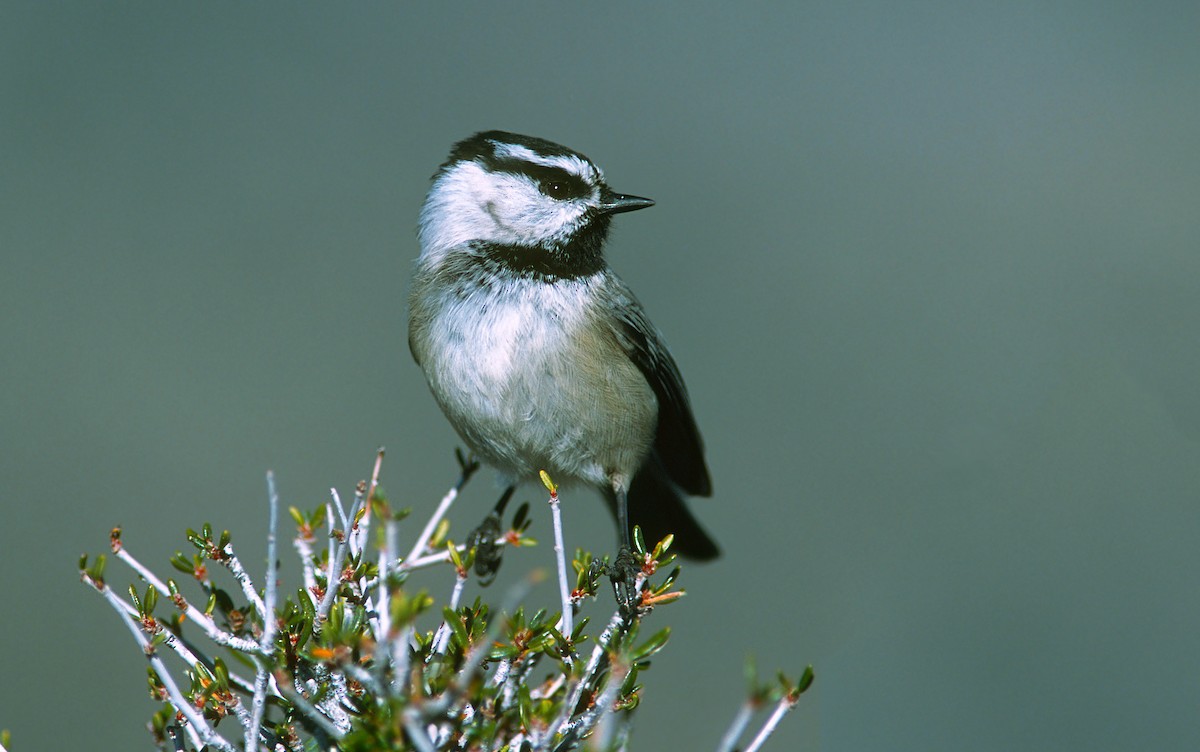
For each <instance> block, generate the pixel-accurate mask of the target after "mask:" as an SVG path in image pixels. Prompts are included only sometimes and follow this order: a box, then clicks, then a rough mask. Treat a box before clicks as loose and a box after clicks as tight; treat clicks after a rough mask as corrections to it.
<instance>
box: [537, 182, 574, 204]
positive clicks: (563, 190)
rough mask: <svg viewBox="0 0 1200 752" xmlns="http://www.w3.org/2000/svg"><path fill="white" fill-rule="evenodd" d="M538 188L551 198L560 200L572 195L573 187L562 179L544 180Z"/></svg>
mask: <svg viewBox="0 0 1200 752" xmlns="http://www.w3.org/2000/svg"><path fill="white" fill-rule="evenodd" d="M538 188H539V189H540V190H541V191H542V193H544V194H546V195H547V196H549V197H550V198H553V199H557V200H559V201H562V200H563V199H565V198H567V197H568V196H570V195H571V187H570V186H569V185H567V184H566V182H564V181H562V180H543V181H542V182H541V184H540V185H539V186H538Z"/></svg>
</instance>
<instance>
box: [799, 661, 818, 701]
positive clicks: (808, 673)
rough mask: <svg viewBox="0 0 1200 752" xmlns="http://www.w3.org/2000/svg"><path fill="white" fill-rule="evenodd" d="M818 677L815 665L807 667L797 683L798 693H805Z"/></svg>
mask: <svg viewBox="0 0 1200 752" xmlns="http://www.w3.org/2000/svg"><path fill="white" fill-rule="evenodd" d="M816 678H817V677H816V674H814V673H813V667H812V666H811V665H810V666H807V667H805V669H804V673H803V674H801V676H800V681H799V683H797V684H796V694H804V692H805V690H807V689H808V688H809V687H811V686H812V683H813V681H814V680H815V679H816Z"/></svg>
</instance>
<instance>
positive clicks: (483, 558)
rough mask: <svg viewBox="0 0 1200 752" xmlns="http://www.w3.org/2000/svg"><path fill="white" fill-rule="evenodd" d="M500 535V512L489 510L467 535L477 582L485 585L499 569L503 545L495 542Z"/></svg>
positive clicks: (490, 582)
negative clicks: (477, 578)
mask: <svg viewBox="0 0 1200 752" xmlns="http://www.w3.org/2000/svg"><path fill="white" fill-rule="evenodd" d="M499 537H500V514H499V513H498V512H495V511H493V512H491V513H490V514H488V516H487V517H484V518H483V522H481V523H479V527H477V528H475V529H474V530H472V531H471V532H470V534H468V536H467V549H468V550H469V549H472V548H474V549H475V575H476V576H477V577H479V584H480V585H483V586H484V587H487V586H488V585H491V584H492V580H494V579H496V573H497V572H499V571H500V562H501V559H502V557H503V556H504V546H502V545H500V544H498V543H496V539H497V538H499Z"/></svg>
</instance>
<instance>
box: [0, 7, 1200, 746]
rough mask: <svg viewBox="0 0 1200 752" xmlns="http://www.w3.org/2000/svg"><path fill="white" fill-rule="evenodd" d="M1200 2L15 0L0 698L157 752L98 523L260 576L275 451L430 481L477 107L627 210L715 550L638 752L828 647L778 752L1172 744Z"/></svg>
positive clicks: (8, 31)
mask: <svg viewBox="0 0 1200 752" xmlns="http://www.w3.org/2000/svg"><path fill="white" fill-rule="evenodd" d="M1003 6H1006V7H1003ZM1198 8H1200V6H1197V5H1196V4H1195V3H1194V2H1187V3H1185V2H1178V3H1154V2H1149V3H1147V2H1126V3H1119V2H1063V3H1045V2H1022V3H993V2H962V1H958V2H946V3H928V2H922V3H893V2H865V3H845V2H819V3H812V2H804V3H791V2H788V3H782V2H781V3H774V4H767V3H725V4H712V3H656V4H649V3H605V4H603V5H602V4H598V3H591V4H582V5H581V4H557V3H536V4H525V3H517V4H503V5H501V4H477V5H460V4H439V5H437V6H433V5H432V4H430V5H428V6H416V5H410V4H400V3H395V4H382V3H380V4H368V3H363V4H345V5H337V6H331V5H323V6H309V5H306V4H293V3H286V4H272V5H253V6H246V5H242V4H232V3H228V4H226V3H204V4H199V3H195V4H186V5H182V4H163V3H108V4H101V3H33V2H28V3H26V2H6V3H4V4H3V6H2V7H0V315H2V319H0V369H2V370H0V385H2V388H0V406H2V407H0V411H2V412H0V421H2V423H0V481H2V482H0V498H2V500H3V502H2V503H3V507H2V509H0V512H2V517H0V593H2V594H3V599H4V601H3V602H4V604H5V606H4V607H3V609H2V611H0V727H8V728H10V729H12V730H13V731H14V732H15V744H14V746H15V747H16V748H17V749H22V750H52V749H89V750H117V749H122V750H125V749H148V748H149V742H148V741H147V739H146V735H145V731H144V730H143V728H142V725H143V723H144V721H145V718H146V716H147V715H148V713H149V712H150V710H151V708H152V705H151V703H150V701H149V699H148V697H147V696H146V694H145V690H144V687H145V668H144V663H143V661H142V659H141V658H140V657H139V654H138V651H137V650H136V649H135V647H134V646H133V645H132V643H131V641H130V639H129V636H128V634H127V633H126V632H125V630H124V628H123V627H121V626H120V625H119V624H118V623H117V621H116V619H115V617H114V615H113V614H112V613H111V612H110V611H109V609H108V607H107V606H106V605H104V604H103V603H102V602H101V601H100V600H99V599H98V598H97V597H96V596H95V595H93V594H92V593H90V592H89V591H88V590H87V589H85V588H83V587H81V586H80V585H79V584H78V582H77V578H76V573H75V570H74V566H75V560H76V557H77V556H78V554H79V553H80V552H81V551H90V552H98V551H103V550H104V549H105V547H106V536H107V532H108V529H109V527H110V526H111V525H113V524H116V523H119V524H122V525H124V527H125V538H126V541H127V544H128V545H129V546H130V547H131V548H132V549H134V550H135V551H137V552H138V553H139V554H140V555H142V556H143V558H145V559H146V560H147V561H152V562H154V563H156V564H161V563H165V558H166V557H167V556H168V555H169V553H170V552H172V551H174V550H175V549H176V548H180V547H182V546H183V545H185V544H184V541H183V538H182V530H183V528H184V527H186V526H189V525H190V526H197V525H199V524H200V523H202V522H204V521H205V520H211V521H212V522H214V523H215V524H217V525H218V526H221V527H232V528H234V530H235V532H236V537H235V543H236V544H237V545H238V546H239V547H240V549H241V550H242V551H243V553H244V554H245V556H246V558H247V560H248V562H249V563H251V564H252V565H253V566H254V568H255V571H260V570H261V566H262V550H263V549H262V542H261V541H262V537H261V536H262V534H263V531H264V529H265V489H264V480H263V477H264V473H265V471H266V470H267V469H269V468H270V469H274V470H275V471H276V473H277V474H278V477H279V483H280V487H281V490H282V493H283V495H284V500H285V503H290V504H296V505H298V506H303V507H309V506H313V505H315V504H318V503H321V502H322V501H323V500H324V499H325V498H326V495H327V493H328V488H329V487H330V486H336V487H338V488H340V489H342V490H343V491H344V492H348V491H349V490H350V489H351V488H352V487H353V483H354V481H356V480H358V479H359V478H362V477H364V476H365V475H367V474H368V473H369V470H370V463H371V461H372V457H373V453H374V450H375V448H376V446H377V445H380V444H382V445H385V446H386V447H387V448H388V451H389V454H388V458H387V463H386V470H385V484H386V486H387V488H388V489H389V491H390V493H391V495H392V498H393V499H395V500H396V501H398V502H399V503H401V504H405V505H411V506H413V507H415V508H416V509H417V510H418V513H420V512H421V511H424V510H428V509H429V508H431V506H432V505H433V503H434V502H435V501H436V499H437V498H438V497H440V495H441V493H442V492H443V491H444V489H445V488H446V486H447V485H448V484H449V483H450V481H451V480H452V478H453V476H454V474H455V469H454V466H453V460H452V454H451V451H452V448H453V446H454V445H455V443H456V439H455V437H454V435H453V433H452V432H451V430H450V429H449V428H448V427H447V425H446V423H445V422H444V420H443V419H442V417H441V415H440V414H439V413H438V411H437V408H436V406H435V405H434V403H433V401H432V399H431V398H430V397H429V395H428V393H427V391H426V388H425V385H424V383H423V381H422V379H421V377H420V374H419V372H418V371H417V369H416V367H415V366H414V365H413V364H412V363H411V361H410V359H409V356H408V352H407V346H406V342H405V318H406V311H405V308H406V306H405V297H406V294H407V288H408V277H409V270H410V264H411V259H412V258H413V257H414V256H415V254H416V252H417V247H416V242H415V237H414V226H415V223H416V214H417V210H418V207H419V206H420V202H421V199H422V196H423V194H424V191H425V189H426V186H427V180H428V177H429V175H430V174H431V173H432V172H433V170H434V169H435V167H436V166H437V165H438V163H439V162H440V161H441V160H442V159H443V158H444V155H445V153H446V151H447V149H448V147H449V146H450V144H451V143H452V142H453V141H454V140H456V139H459V138H461V137H463V136H466V135H468V134H470V133H472V132H474V131H476V130H480V129H487V128H502V129H507V130H514V131H518V132H524V133H529V134H534V135H538V136H543V137H546V138H549V139H552V140H557V141H561V142H563V143H566V144H568V145H570V146H573V147H575V148H577V149H579V150H581V151H583V152H584V153H586V154H588V155H589V156H591V157H592V158H593V159H595V160H596V161H597V162H598V163H599V164H600V165H601V166H602V167H603V168H604V169H605V170H606V172H607V174H608V176H609V178H610V181H611V183H612V184H613V186H614V187H616V188H617V189H618V190H623V191H627V192H631V193H636V194H639V195H646V196H651V197H653V198H655V199H656V200H657V201H658V206H657V207H655V208H654V209H653V210H651V211H648V212H644V213H638V214H636V215H629V216H622V217H620V218H619V219H618V221H617V225H616V231H615V233H614V237H613V241H612V243H611V245H610V254H609V255H610V259H611V261H612V264H613V265H614V266H615V267H616V268H617V269H618V270H619V272H620V273H621V274H622V275H623V276H624V277H625V278H626V279H627V280H628V281H629V282H630V284H631V285H632V286H633V287H634V289H635V290H636V291H638V294H639V296H640V297H641V298H642V300H643V302H644V303H645V305H646V307H647V309H648V310H649V312H650V314H651V315H652V316H653V318H654V320H655V321H656V322H657V323H658V325H659V326H660V327H661V328H662V329H663V331H664V332H665V333H666V335H667V338H668V340H669V342H670V343H671V346H672V348H673V351H674V353H675V355H676V358H677V360H678V361H679V364H680V366H681V367H682V370H683V372H684V374H685V376H686V379H687V382H688V385H689V387H690V389H691V393H692V397H693V401H694V403H695V409H696V414H697V417H698V419H699V422H700V425H701V427H702V429H703V431H704V434H705V438H706V440H707V445H708V452H709V458H710V463H711V467H712V474H713V478H714V482H715V485H716V489H717V492H716V495H715V497H714V498H713V499H711V500H699V501H697V502H696V504H695V507H696V509H697V510H698V513H699V514H700V516H701V517H702V518H703V519H704V520H705V521H706V522H707V524H708V525H709V526H711V527H712V528H713V529H714V530H715V531H716V532H717V534H718V535H719V537H720V540H721V542H722V544H723V546H724V548H725V556H724V558H722V559H721V560H720V561H719V562H717V563H715V564H713V565H711V566H694V567H688V568H687V570H686V572H685V574H684V579H683V583H684V585H685V586H686V587H687V589H688V596H687V598H686V599H684V601H683V602H682V603H680V604H678V605H677V606H674V607H672V608H671V609H670V610H669V611H667V612H666V613H664V614H661V615H656V616H655V617H654V618H655V619H660V618H661V619H662V622H664V623H665V622H667V621H669V622H670V623H672V624H674V625H675V633H674V638H673V642H672V645H671V647H670V649H669V650H668V651H667V652H666V653H665V654H664V655H663V656H662V657H661V659H656V662H655V663H656V665H655V667H654V670H653V671H652V672H650V673H649V674H647V675H646V676H645V679H646V684H647V690H646V697H645V702H644V704H643V706H642V712H643V717H642V720H641V723H640V724H639V726H638V729H637V732H636V736H635V739H636V740H637V742H638V744H637V748H638V749H711V748H712V747H713V746H714V745H715V743H716V740H717V739H718V738H719V735H720V733H721V731H722V730H723V729H724V728H725V726H726V725H727V723H728V721H729V720H730V719H731V718H732V716H733V714H734V712H735V709H736V706H737V704H738V703H739V702H740V700H741V696H742V678H741V676H742V661H743V656H744V655H746V654H749V653H753V654H755V655H756V656H757V657H758V663H759V664H760V666H761V667H762V668H763V669H765V670H772V669H774V668H775V667H781V668H784V669H786V670H788V671H789V672H791V673H793V674H795V673H797V672H798V671H799V670H800V669H801V668H802V667H803V666H804V665H805V664H806V663H809V662H811V663H813V664H815V666H816V668H817V671H818V679H817V683H816V686H815V688H814V689H813V691H812V693H811V694H810V695H807V696H806V697H805V698H804V701H803V702H802V703H801V706H800V709H799V710H798V711H797V712H796V713H795V714H794V715H792V716H791V717H789V718H788V720H787V721H786V722H785V725H784V726H783V728H782V730H781V731H780V733H779V735H778V737H777V738H776V739H775V740H774V741H773V743H772V746H771V747H770V749H774V750H792V749H825V750H932V749H938V750H963V749H970V750H1006V751H1007V750H1014V749H1020V750H1034V749H1038V750H1041V749H1045V750H1051V749H1053V750H1068V749H1070V750H1076V749H1078V750H1128V749H1197V748H1200V722H1198V718H1197V716H1198V713H1197V709H1198V707H1200V590H1198V588H1197V578H1198V576H1200V542H1198V538H1200V504H1198V503H1197V496H1198V495H1200V390H1198V389H1197V371H1198V368H1200V354H1198V349H1197V348H1198V345H1200V335H1198V327H1200V294H1198V283H1200V258H1198V251H1200V247H1198V246H1200V243H1198V239H1200V211H1198V205H1200V165H1198V159H1200V126H1198V125H1197V123H1198V122H1200V45H1198V44H1197V39H1200V23H1198V21H1200V10H1198ZM494 494H495V488H494V486H493V483H492V481H491V479H490V477H489V478H482V479H481V480H480V481H479V482H477V483H475V484H474V485H473V486H472V487H471V488H470V489H469V491H468V493H467V494H466V496H465V498H464V499H463V503H462V507H461V508H459V509H457V510H456V511H455V514H454V515H453V517H454V519H455V521H456V524H458V525H468V524H471V523H472V522H473V521H474V520H475V519H476V518H477V517H478V516H479V515H481V514H482V512H483V510H484V509H485V508H486V507H487V506H488V505H489V504H490V503H491V501H492V499H493V498H494ZM523 496H524V497H525V498H528V499H531V500H534V501H539V500H540V499H541V494H539V493H537V492H536V491H535V490H530V491H528V492H527V493H525V494H523ZM565 504H566V514H567V534H568V542H569V544H571V545H573V544H583V545H588V546H592V547H595V548H598V549H602V550H605V549H606V548H608V547H611V545H612V541H613V537H612V526H611V524H610V523H609V521H608V520H607V518H606V515H605V513H604V511H603V510H602V508H601V505H600V504H598V503H596V501H595V499H594V498H592V496H591V495H590V494H587V493H582V492H579V493H575V494H573V495H572V496H570V497H568V498H567V500H566V502H565ZM535 513H536V514H535V516H536V518H537V521H536V523H535V532H537V533H538V534H539V535H540V536H541V537H542V538H543V540H546V539H548V513H547V512H546V511H545V509H544V507H543V506H542V505H541V504H540V503H538V504H537V505H536V507H535ZM289 557H290V551H287V550H285V560H287V559H288V558H289ZM520 557H522V558H524V559H527V560H529V561H535V560H537V561H542V562H544V563H545V564H547V565H548V564H549V562H550V559H549V557H550V549H549V546H548V545H543V546H541V547H539V548H538V549H535V550H532V551H523V552H520ZM513 566H514V565H513V564H512V563H511V560H510V563H509V568H510V569H511V568H513ZM518 566H519V568H523V567H524V566H526V565H524V564H522V565H518ZM160 568H161V566H160ZM112 578H113V580H114V583H115V584H121V583H124V582H127V581H128V580H129V577H128V576H127V575H126V574H124V573H123V572H122V571H121V570H120V569H119V568H115V567H114V568H113V569H112ZM433 585H434V586H436V587H439V588H443V589H444V592H446V593H448V591H449V585H450V583H449V579H448V577H447V578H446V581H445V582H440V581H437V580H436V579H435V581H434V582H433ZM473 587H474V586H473ZM545 595H546V598H545V602H546V605H552V604H553V603H554V601H553V596H552V594H545ZM468 597H473V595H472V594H470V593H469V594H468ZM17 604H21V607H20V608H18V607H17ZM605 608H607V604H605ZM731 646H732V647H731ZM52 718H53V719H54V721H53V722H50V719H52Z"/></svg>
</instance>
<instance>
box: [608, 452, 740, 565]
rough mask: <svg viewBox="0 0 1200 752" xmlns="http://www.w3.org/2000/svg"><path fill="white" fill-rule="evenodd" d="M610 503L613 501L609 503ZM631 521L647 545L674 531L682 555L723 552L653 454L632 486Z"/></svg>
mask: <svg viewBox="0 0 1200 752" xmlns="http://www.w3.org/2000/svg"><path fill="white" fill-rule="evenodd" d="M609 506H610V507H612V506H613V505H612V504H611V503H610V504H609ZM614 512H615V510H614ZM629 524H630V525H637V526H638V527H640V528H641V529H642V538H643V539H644V540H645V541H646V545H647V546H653V545H654V544H655V543H657V542H658V541H660V540H662V539H663V538H665V537H666V536H667V534H668V533H674V534H675V542H674V543H673V544H672V545H671V550H672V551H673V552H675V553H677V554H679V555H681V556H684V557H686V558H688V559H695V560H697V561H708V560H710V559H715V558H717V557H718V556H719V555H720V554H721V551H720V549H719V548H717V544H716V541H714V540H713V539H712V537H711V536H709V534H708V533H707V532H705V530H704V528H702V527H700V523H699V521H697V520H696V518H695V517H693V516H692V513H691V511H689V510H688V508H687V505H686V504H685V503H684V501H683V497H682V496H680V495H679V491H678V490H676V488H675V484H674V483H672V482H671V480H670V479H669V478H668V477H667V474H666V471H665V470H664V469H663V467H662V465H661V464H660V463H659V462H658V458H657V457H655V456H653V455H651V457H650V459H649V460H648V461H647V462H646V464H645V465H644V466H643V467H642V469H641V470H639V471H638V474H637V475H636V476H634V478H633V484H632V485H631V486H630V487H629ZM630 532H631V533H632V530H631V531H630Z"/></svg>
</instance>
